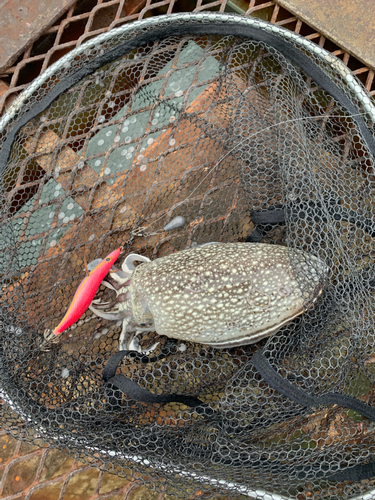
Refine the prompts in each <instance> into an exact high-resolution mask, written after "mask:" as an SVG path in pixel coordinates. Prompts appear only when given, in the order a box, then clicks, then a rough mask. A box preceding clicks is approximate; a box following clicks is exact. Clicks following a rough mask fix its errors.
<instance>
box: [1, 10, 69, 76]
mask: <svg viewBox="0 0 375 500" xmlns="http://www.w3.org/2000/svg"><path fill="white" fill-rule="evenodd" d="M72 3H74V0H38V1H37V2H35V1H34V0H5V2H0V7H1V18H0V33H1V35H0V70H2V69H3V68H5V67H6V66H9V64H12V63H13V62H14V61H15V60H16V59H17V57H18V55H19V54H20V53H21V52H22V51H23V50H24V49H25V48H26V47H27V46H28V45H30V43H32V42H33V41H34V40H36V39H37V38H38V36H39V35H40V34H41V32H42V31H44V30H45V29H46V28H47V27H49V26H50V25H51V24H52V23H53V22H54V21H55V20H56V19H57V18H58V17H59V16H60V15H61V14H62V13H63V12H65V11H66V10H67V9H68V8H69V6H70V5H71V4H72Z"/></svg>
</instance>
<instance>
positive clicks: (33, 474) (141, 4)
mask: <svg viewBox="0 0 375 500" xmlns="http://www.w3.org/2000/svg"><path fill="white" fill-rule="evenodd" d="M21 1H22V5H26V4H27V3H28V2H29V1H31V0H27V2H26V0H9V1H8V2H7V0H0V8H1V10H0V12H1V14H0V18H1V19H0V23H1V22H4V17H5V16H4V10H3V9H5V8H7V7H6V6H7V5H10V3H11V2H12V4H13V5H19V4H18V3H16V2H21ZM355 1H356V2H357V5H358V3H360V2H361V3H362V2H363V3H365V2H366V1H367V2H369V3H370V4H373V5H374V7H372V8H373V9H374V8H375V3H373V0H355ZM34 2H35V4H34V5H35V7H36V6H37V5H38V3H39V2H37V1H35V0H34ZM331 2H332V3H335V4H336V3H337V4H338V3H342V4H344V3H345V4H347V5H349V4H350V5H351V6H352V7H353V9H354V7H355V2H353V1H351V2H349V1H348V0H345V1H344V0H341V2H340V0H331ZM69 3H70V4H71V5H70V7H69V8H68V10H67V12H65V14H64V15H61V16H60V17H59V18H58V19H57V20H56V22H54V23H49V26H50V27H47V28H46V26H47V25H48V23H46V24H45V25H44V26H45V29H43V30H40V31H39V33H40V34H39V36H37V37H36V38H35V37H34V41H33V42H32V43H31V44H29V46H28V48H27V49H24V50H23V51H22V52H21V53H20V57H19V58H18V60H17V61H16V62H15V63H10V64H8V66H7V67H6V68H5V69H2V70H1V71H0V114H1V112H2V111H3V110H4V109H5V108H6V106H8V105H9V104H10V103H11V101H12V100H13V99H14V98H15V97H16V96H17V95H18V94H19V93H20V92H21V91H22V90H23V89H24V88H26V87H27V86H28V85H29V83H30V82H31V81H32V80H33V79H34V78H36V77H37V76H38V75H39V74H40V73H41V72H42V71H44V70H45V69H46V68H47V67H49V66H50V65H51V64H52V63H54V62H55V61H56V60H58V59H59V58H60V57H61V56H63V55H64V54H66V53H67V52H69V51H70V50H72V49H74V48H75V47H76V46H77V45H80V44H82V43H83V42H85V41H86V40H88V39H90V38H92V37H93V36H96V35H98V34H100V33H103V32H105V31H108V30H110V29H112V28H115V27H118V26H120V25H122V24H124V23H126V22H129V21H134V20H137V19H142V18H145V17H150V16H155V15H160V14H170V13H175V12H181V11H202V10H220V11H222V12H223V11H230V10H231V11H233V8H232V9H231V7H230V6H231V5H233V4H235V7H236V8H237V9H238V10H237V12H242V13H244V14H246V15H251V16H254V17H258V18H261V19H264V20H266V21H269V22H271V23H274V24H277V25H279V26H283V27H285V28H287V29H290V30H292V31H294V32H296V33H299V34H301V35H303V36H305V37H306V38H308V39H310V40H312V41H313V42H315V43H316V44H317V45H319V46H321V47H324V48H325V49H327V50H329V51H330V52H332V53H333V54H335V55H336V56H338V57H340V58H341V59H342V60H343V61H344V62H345V63H346V64H347V65H348V67H349V68H350V69H351V70H352V71H353V72H354V73H355V74H356V75H357V76H358V77H359V78H360V80H361V81H362V82H363V83H364V85H365V86H366V87H367V89H368V90H369V91H370V93H372V94H375V82H374V72H373V71H372V70H371V69H370V68H369V67H367V66H365V65H363V64H362V63H361V62H359V61H358V59H356V58H355V57H353V56H351V55H350V53H349V51H348V50H344V49H343V44H342V43H341V41H337V43H333V42H332V41H330V40H328V39H327V38H326V37H325V36H324V34H322V31H319V30H317V29H315V28H314V27H312V24H313V23H311V25H309V24H310V23H309V22H308V20H307V18H305V20H306V22H303V21H302V20H301V18H302V15H300V14H297V12H295V13H292V12H291V7H290V8H285V7H283V6H282V5H284V6H285V5H286V4H287V3H288V4H294V5H298V4H300V6H303V5H305V6H308V5H311V4H312V3H314V4H315V5H317V4H319V6H320V8H321V9H322V11H323V10H324V9H325V8H326V7H327V6H329V5H330V2H325V3H326V5H323V4H324V2H322V1H321V0H275V1H274V0H231V1H229V2H228V0H214V1H212V2H210V1H206V2H205V1H204V0H109V1H106V0H76V1H74V2H73V3H72V2H67V1H66V2H65V4H64V5H68V4H69ZM59 4H60V7H61V8H62V5H63V0H59ZM44 5H45V4H44ZM35 7H34V8H35ZM323 7H324V9H323ZM60 12H61V10H60ZM347 15H349V14H347ZM368 17H369V16H366V19H368ZM28 22H29V21H28V20H26V19H24V20H23V21H21V22H19V25H20V26H21V25H23V24H26V23H28ZM369 29H370V27H369ZM3 33H4V31H2V36H4V35H3ZM369 46H370V48H371V46H372V47H373V46H374V44H373V42H372V43H369ZM1 50H2V48H0V51H1ZM0 54H1V52H0ZM374 58H375V56H374V57H373V59H374ZM12 64H13V65H12ZM79 486H81V487H82V488H83V491H82V488H80V487H79ZM198 494H199V492H197V495H198ZM0 498H2V499H4V500H7V499H9V500H48V499H50V500H58V499H59V500H73V499H74V500H76V499H77V498H80V500H86V499H87V500H101V499H103V500H104V499H109V498H110V499H111V500H124V499H127V500H141V499H143V500H144V499H146V498H147V499H150V500H162V499H164V498H165V500H166V499H167V498H168V500H173V499H172V497H169V496H165V494H164V492H162V491H159V492H155V491H149V490H146V488H144V487H142V486H139V484H137V483H134V482H127V481H126V480H124V479H120V478H117V477H116V476H111V475H109V474H107V473H103V472H100V471H98V470H97V469H92V468H89V467H88V466H87V464H85V463H82V462H79V461H76V460H74V459H73V458H67V457H66V455H64V454H63V453H61V452H60V451H57V450H53V449H43V447H40V446H37V444H36V445H32V444H27V443H22V442H21V441H17V440H16V439H14V438H12V437H11V436H10V435H7V434H5V433H4V432H0ZM216 498H217V499H219V497H216ZM227 498H228V497H227ZM223 500H224V499H223Z"/></svg>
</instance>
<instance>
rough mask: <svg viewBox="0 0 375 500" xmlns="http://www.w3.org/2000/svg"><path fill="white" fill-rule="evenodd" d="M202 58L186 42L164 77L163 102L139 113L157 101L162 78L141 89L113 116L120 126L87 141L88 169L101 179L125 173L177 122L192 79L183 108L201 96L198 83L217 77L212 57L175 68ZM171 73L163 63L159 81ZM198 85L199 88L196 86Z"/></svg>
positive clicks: (105, 129)
mask: <svg viewBox="0 0 375 500" xmlns="http://www.w3.org/2000/svg"><path fill="white" fill-rule="evenodd" d="M203 54H204V50H203V49H202V48H201V47H199V46H198V45H197V44H196V43H194V42H192V41H189V43H188V44H187V45H186V47H185V48H184V49H183V50H182V51H181V54H180V55H179V58H178V61H177V67H176V69H175V70H173V71H172V73H171V74H170V75H169V77H168V83H167V85H166V87H165V91H164V99H165V98H167V99H166V100H163V102H162V103H161V104H160V105H159V106H157V107H156V108H153V113H152V110H147V111H142V109H144V108H145V107H148V106H151V105H152V104H153V103H154V102H155V99H156V98H158V97H159V95H160V92H161V90H162V87H163V84H164V83H165V82H164V78H163V79H161V80H158V81H156V82H152V83H150V84H148V85H146V86H144V87H142V89H141V90H140V91H139V92H138V93H137V94H136V96H135V98H134V101H133V102H132V103H131V104H127V105H125V106H124V107H123V108H122V109H121V110H120V111H119V112H118V113H117V114H116V115H115V116H114V120H121V119H122V118H124V117H125V116H126V119H125V121H124V122H123V123H122V124H119V125H110V126H108V127H103V128H102V129H100V130H99V131H98V132H97V134H95V136H94V137H93V138H92V139H90V141H89V144H88V147H87V150H86V154H85V156H86V158H89V159H88V160H86V161H87V163H88V165H90V166H91V168H93V169H94V170H95V172H96V173H97V174H99V175H103V176H104V178H105V176H108V175H112V174H114V173H119V174H121V173H122V172H125V171H127V170H129V169H130V168H131V166H132V165H133V162H134V160H135V158H136V156H138V155H139V154H140V153H142V152H143V150H144V148H146V147H147V146H148V145H150V144H149V142H148V141H149V140H150V139H152V142H153V141H154V140H155V139H156V138H157V137H159V136H160V135H161V134H162V133H163V131H164V130H165V129H163V127H167V126H169V125H170V123H172V122H173V121H175V120H176V119H177V118H178V115H179V110H180V109H181V106H182V104H183V101H184V92H186V91H187V90H188V89H190V88H191V85H192V83H193V81H194V80H195V79H197V83H196V86H195V87H193V88H191V91H190V93H189V96H188V100H187V104H188V105H189V104H190V103H191V102H192V101H193V100H195V99H196V98H197V97H198V96H199V95H200V94H201V93H202V92H204V90H205V89H206V88H207V84H202V82H205V81H207V80H209V79H211V78H214V77H217V76H218V74H219V71H220V63H219V62H218V61H217V60H216V59H215V58H214V57H208V58H207V59H205V61H204V65H203V66H202V67H201V68H199V66H197V65H196V64H194V65H193V66H188V67H186V68H181V69H179V68H178V67H179V66H182V65H186V64H192V63H197V62H198V61H199V60H200V58H201V57H202V56H203ZM198 68H199V71H198ZM171 70H172V61H170V62H169V63H167V64H166V65H165V66H164V67H163V68H162V69H161V70H160V71H159V73H158V75H159V76H161V77H163V76H164V75H166V73H168V72H169V71H171ZM197 71H198V73H197ZM200 83H201V85H199V84H200ZM146 129H148V130H149V133H148V134H147V136H146V137H145V138H144V139H143V141H142V145H141V146H139V142H140V140H141V138H142V137H143V136H144V134H145V132H146ZM156 129H158V130H156ZM152 142H151V143H152ZM117 143H120V144H121V146H119V147H116V145H117ZM124 143H125V144H124ZM115 181H116V178H113V177H112V178H111V179H106V182H107V183H108V184H110V185H112V184H113V183H114V182H115Z"/></svg>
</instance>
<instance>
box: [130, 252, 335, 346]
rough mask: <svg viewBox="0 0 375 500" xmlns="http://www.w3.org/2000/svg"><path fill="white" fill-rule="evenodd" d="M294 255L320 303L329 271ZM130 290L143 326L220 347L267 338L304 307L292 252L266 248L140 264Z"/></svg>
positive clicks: (180, 255) (302, 254)
mask: <svg viewBox="0 0 375 500" xmlns="http://www.w3.org/2000/svg"><path fill="white" fill-rule="evenodd" d="M294 252H296V253H295V255H296V257H297V258H298V263H299V266H301V267H302V268H304V270H306V272H308V273H309V275H310V276H311V282H310V285H309V286H310V289H309V290H305V292H306V293H307V294H308V295H309V296H315V298H316V297H317V295H319V294H320V293H321V290H322V279H323V278H324V276H325V274H326V273H327V271H328V268H327V266H326V265H325V263H324V262H322V261H321V260H320V259H318V258H317V257H314V256H312V255H310V254H308V253H306V252H303V251H300V250H294ZM129 290H130V292H131V309H132V314H133V318H134V321H135V322H136V323H137V324H138V325H144V326H146V325H150V326H151V325H152V327H150V330H154V331H156V332H157V333H158V334H159V335H166V336H167V337H171V338H177V339H182V340H187V341H192V342H198V343H202V344H207V345H211V346H214V347H219V348H223V347H231V346H237V345H246V344H252V343H254V342H257V341H259V340H260V339H262V338H264V337H268V336H269V335H271V334H272V333H274V332H275V331H276V330H278V329H279V328H280V327H281V326H283V325H284V324H286V323H288V322H289V321H291V320H292V319H293V318H295V317H297V316H298V315H300V314H301V313H302V312H303V311H304V310H305V307H304V305H306V304H304V300H303V297H302V294H301V291H300V288H299V286H298V283H297V280H296V276H295V272H294V270H293V267H292V266H291V264H290V255H289V250H288V248H286V247H282V246H278V245H267V244H263V243H225V244H212V245H207V246H202V247H196V248H191V249H188V250H184V251H181V252H178V253H174V254H171V255H168V256H167V257H162V258H159V259H156V260H154V261H152V262H146V263H142V264H141V265H139V266H138V267H136V268H135V270H134V271H133V274H132V278H131V284H130V287H129ZM305 297H306V296H305Z"/></svg>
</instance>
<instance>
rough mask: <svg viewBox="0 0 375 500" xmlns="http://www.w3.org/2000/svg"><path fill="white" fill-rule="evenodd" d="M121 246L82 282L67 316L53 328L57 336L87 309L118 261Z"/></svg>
mask: <svg viewBox="0 0 375 500" xmlns="http://www.w3.org/2000/svg"><path fill="white" fill-rule="evenodd" d="M120 252H121V248H117V249H116V250H114V251H113V252H112V253H110V254H109V255H107V257H106V258H105V259H103V260H102V261H101V262H100V263H99V264H98V265H97V266H96V267H95V268H94V269H93V270H92V271H91V272H90V274H89V275H88V276H86V278H85V279H84V280H83V281H82V282H81V284H80V285H79V287H78V288H77V291H76V293H75V294H74V297H73V300H72V302H71V304H70V306H69V308H68V310H67V311H66V314H65V316H64V317H63V319H62V320H61V322H60V323H59V324H58V325H57V327H56V328H55V329H54V330H53V332H52V333H53V334H54V335H55V336H57V335H60V333H62V332H63V331H64V330H66V329H67V328H69V327H70V326H71V325H72V324H73V323H75V322H76V321H78V320H79V318H80V317H81V316H82V315H83V314H84V313H85V312H86V311H87V309H88V308H89V305H90V304H91V302H92V300H93V298H94V297H95V294H96V292H97V291H98V288H99V286H100V283H101V282H102V281H103V279H104V278H105V276H106V275H107V274H108V272H109V270H110V269H111V267H112V266H113V264H114V263H115V262H116V260H117V258H118V256H119V255H120Z"/></svg>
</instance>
